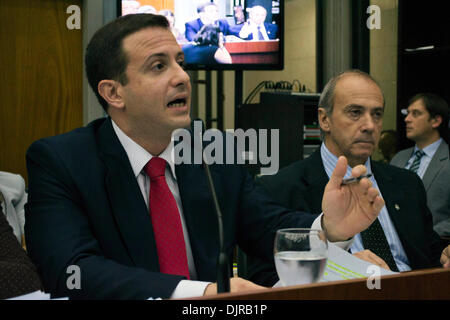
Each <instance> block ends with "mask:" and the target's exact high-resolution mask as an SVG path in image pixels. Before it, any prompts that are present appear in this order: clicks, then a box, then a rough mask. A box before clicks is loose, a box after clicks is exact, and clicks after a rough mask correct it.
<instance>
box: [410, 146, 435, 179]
mask: <svg viewBox="0 0 450 320" xmlns="http://www.w3.org/2000/svg"><path fill="white" fill-rule="evenodd" d="M441 142H442V138H440V139H439V140H437V141H435V142H433V143H432V144H430V145H428V146H426V147H425V148H423V149H422V151H423V152H424V155H423V156H422V158H421V159H420V166H419V169H417V175H418V176H419V177H420V178H421V179H423V175H424V174H425V172H426V171H427V169H428V165H429V164H430V162H431V159H433V157H434V154H435V153H436V151H437V149H438V148H439V146H440V145H441ZM417 150H419V148H418V147H417V145H416V146H415V147H414V151H413V153H412V155H411V158H409V160H408V162H407V164H406V166H405V169H409V168H410V167H411V165H412V163H413V162H414V159H415V158H416V156H415V153H416V151H417Z"/></svg>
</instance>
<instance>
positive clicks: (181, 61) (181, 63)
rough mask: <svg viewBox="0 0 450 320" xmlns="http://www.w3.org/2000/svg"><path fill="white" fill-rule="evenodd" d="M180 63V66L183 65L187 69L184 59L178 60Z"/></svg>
mask: <svg viewBox="0 0 450 320" xmlns="http://www.w3.org/2000/svg"><path fill="white" fill-rule="evenodd" d="M178 64H179V65H180V67H182V68H183V69H184V70H186V64H185V63H184V60H180V61H178Z"/></svg>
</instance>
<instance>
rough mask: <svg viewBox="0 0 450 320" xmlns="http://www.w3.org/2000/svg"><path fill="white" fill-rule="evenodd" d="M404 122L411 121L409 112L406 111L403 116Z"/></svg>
mask: <svg viewBox="0 0 450 320" xmlns="http://www.w3.org/2000/svg"><path fill="white" fill-rule="evenodd" d="M405 122H411V114H410V113H408V114H407V115H406V117H405Z"/></svg>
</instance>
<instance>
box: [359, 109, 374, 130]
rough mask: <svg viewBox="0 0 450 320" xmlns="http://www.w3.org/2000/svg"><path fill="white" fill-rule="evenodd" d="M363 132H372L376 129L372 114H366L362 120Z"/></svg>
mask: <svg viewBox="0 0 450 320" xmlns="http://www.w3.org/2000/svg"><path fill="white" fill-rule="evenodd" d="M362 121H364V122H363V124H362V130H363V131H370V132H372V131H373V130H374V129H375V125H376V124H375V120H374V118H373V117H372V115H371V114H370V113H366V114H365V115H364V116H363V118H362Z"/></svg>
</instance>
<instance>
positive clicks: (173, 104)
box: [167, 98, 186, 108]
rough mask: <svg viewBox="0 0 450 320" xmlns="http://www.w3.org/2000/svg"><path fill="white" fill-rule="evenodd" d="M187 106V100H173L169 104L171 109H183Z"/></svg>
mask: <svg viewBox="0 0 450 320" xmlns="http://www.w3.org/2000/svg"><path fill="white" fill-rule="evenodd" d="M185 105H186V99H184V98H181V99H176V100H173V101H171V102H169V103H168V104H167V106H168V107H169V108H181V107H184V106H185Z"/></svg>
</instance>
